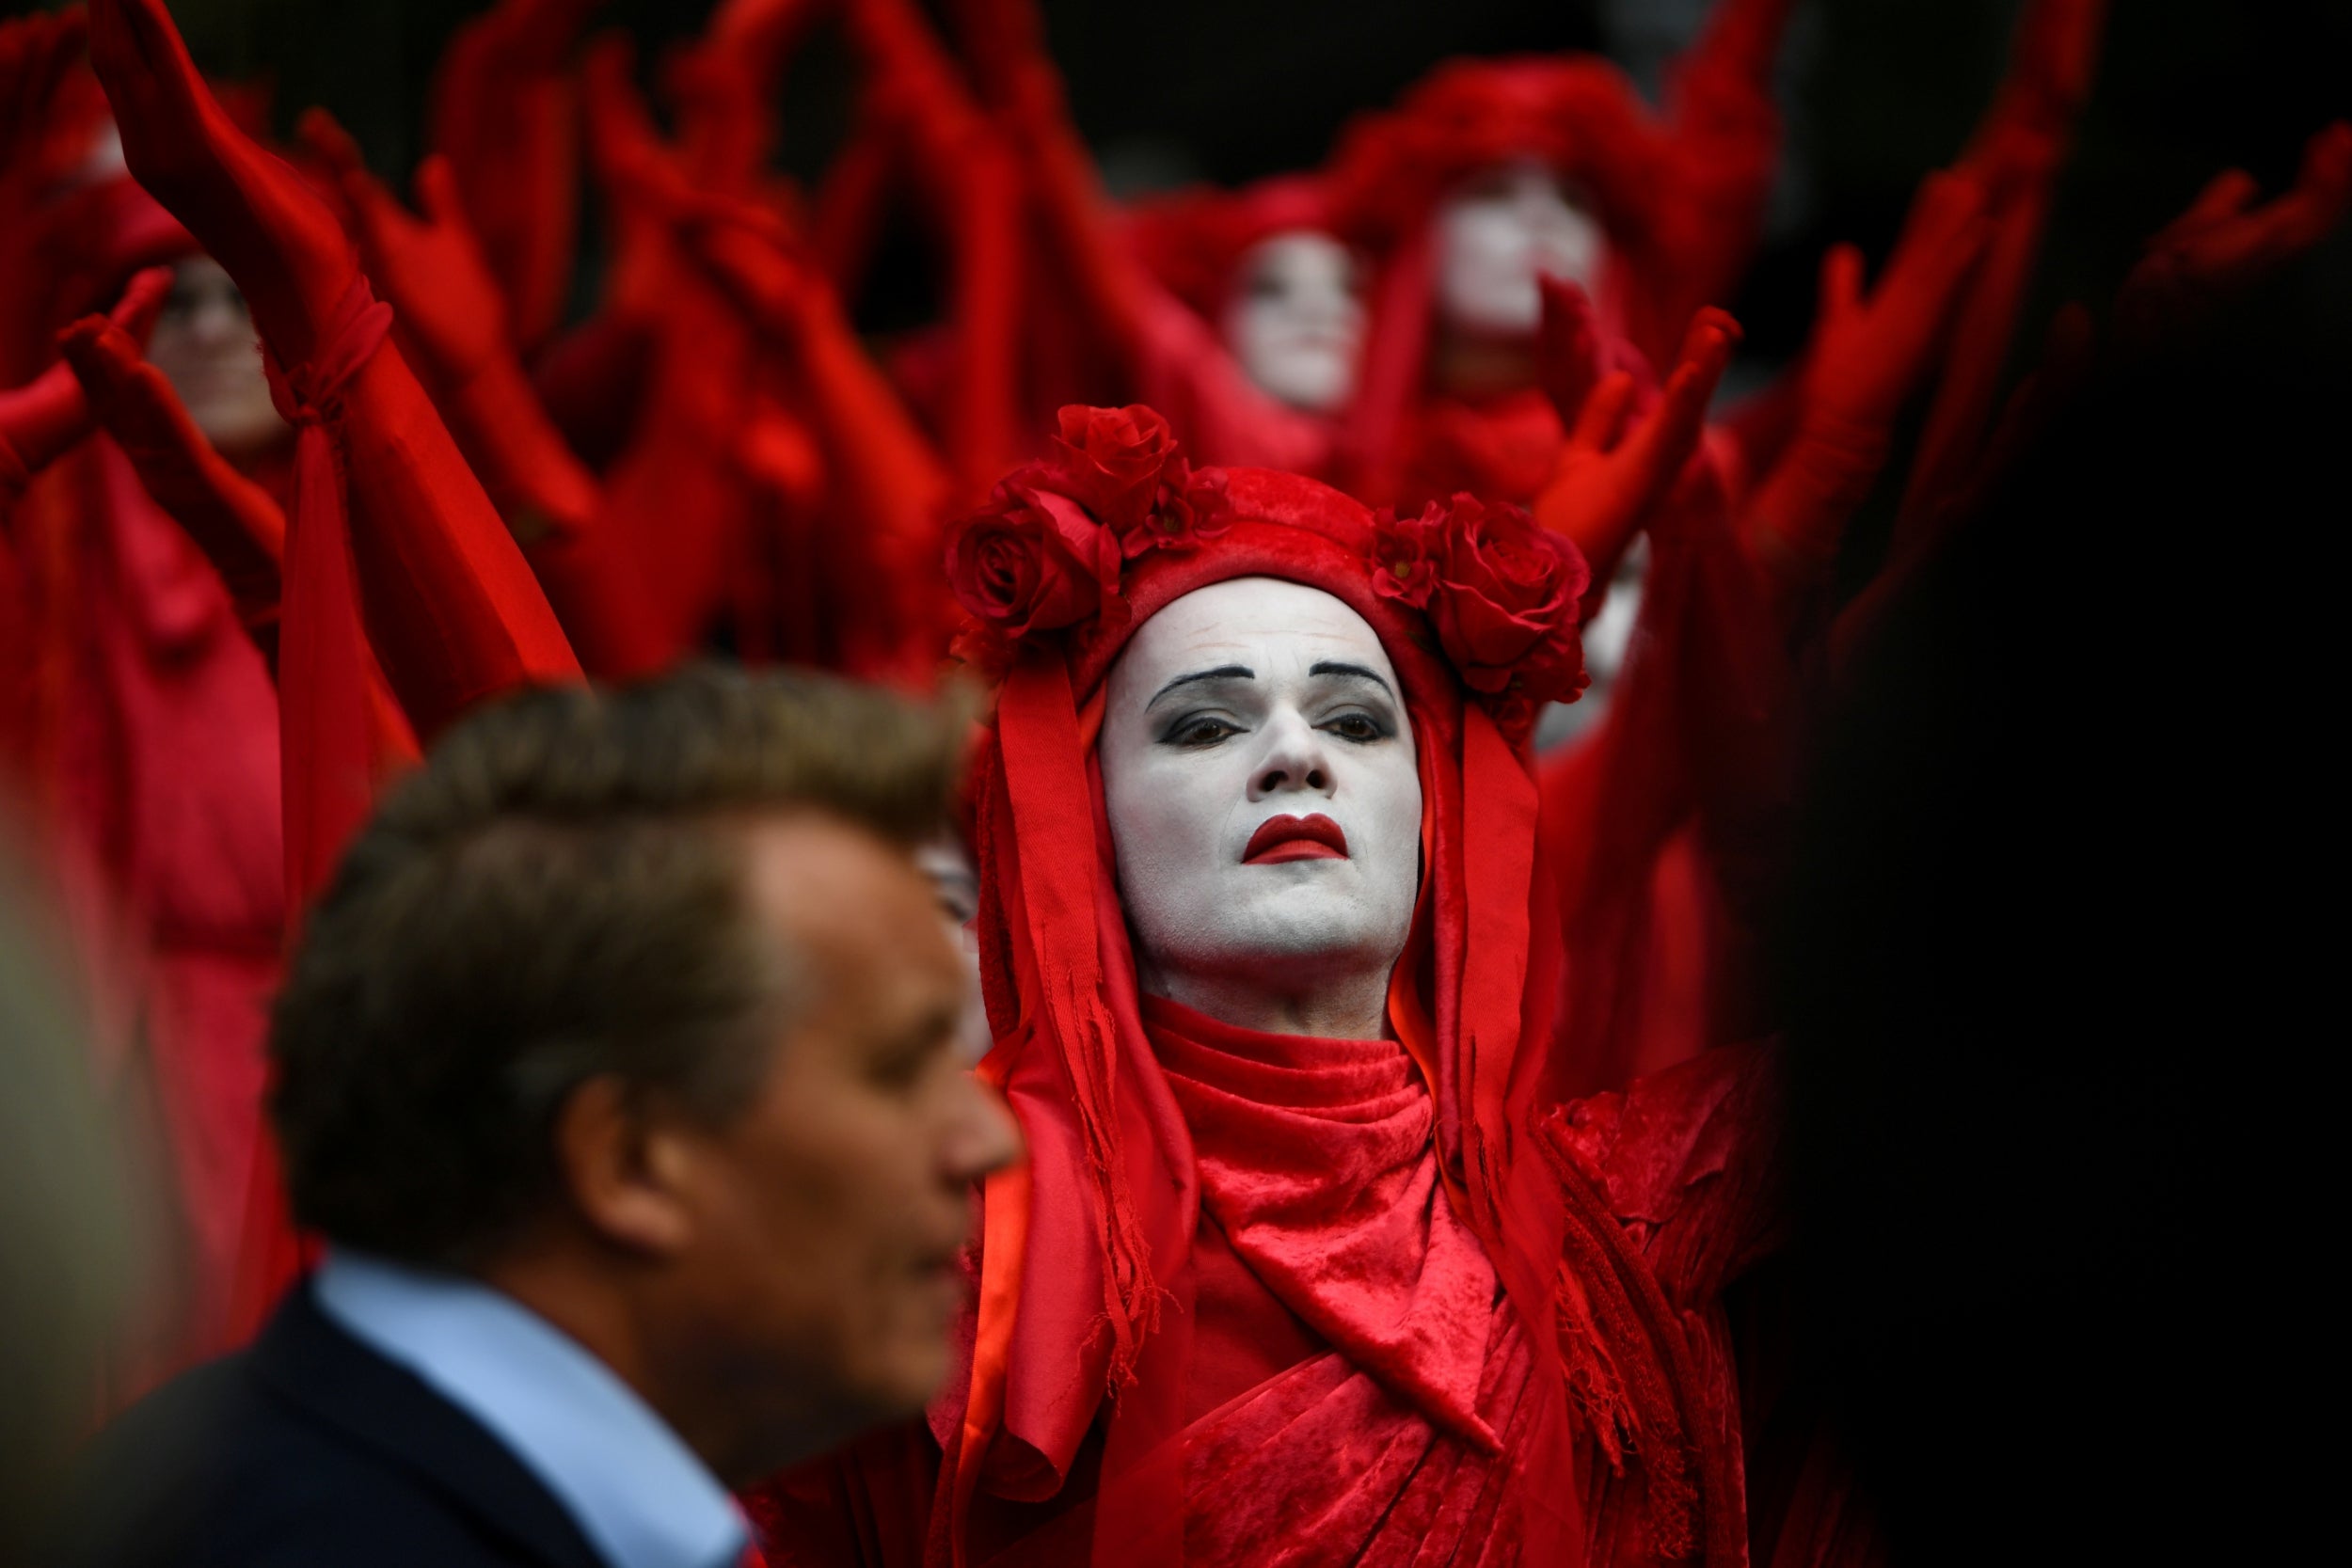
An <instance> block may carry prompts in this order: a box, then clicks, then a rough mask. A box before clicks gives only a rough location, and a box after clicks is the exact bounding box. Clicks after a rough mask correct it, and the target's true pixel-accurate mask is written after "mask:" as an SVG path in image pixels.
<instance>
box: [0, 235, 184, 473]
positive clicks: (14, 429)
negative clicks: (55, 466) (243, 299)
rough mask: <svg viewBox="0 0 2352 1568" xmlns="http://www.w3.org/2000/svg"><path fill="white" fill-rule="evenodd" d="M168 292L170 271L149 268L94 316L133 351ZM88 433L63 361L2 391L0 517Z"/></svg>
mask: <svg viewBox="0 0 2352 1568" xmlns="http://www.w3.org/2000/svg"><path fill="white" fill-rule="evenodd" d="M170 292H171V274H170V273H169V272H168V271H167V270H166V269H164V268H162V267H150V268H148V269H147V270H146V271H144V272H141V273H139V274H138V275H137V276H135V277H133V278H132V279H131V281H130V284H129V285H128V286H127V287H126V288H125V289H124V290H123V291H122V298H121V299H120V300H119V302H118V303H117V304H116V306H115V308H114V309H113V310H112V311H110V312H109V313H108V314H107V315H106V316H105V317H103V318H93V319H94V320H103V321H110V322H112V323H113V324H114V326H115V329H116V330H117V331H119V333H121V334H122V336H123V339H124V341H126V342H128V343H131V344H132V345H134V352H136V345H137V344H140V343H144V342H145V341H147V335H148V333H149V332H151V331H152V330H153V329H154V325H155V316H156V313H157V312H158V311H160V310H161V309H163V306H164V296H165V295H167V294H168V293H170ZM89 431H90V409H89V403H88V400H87V399H86V398H85V397H84V396H83V395H82V387H81V383H79V382H78V381H76V380H74V378H73V372H72V368H71V367H69V366H67V365H64V364H56V365H52V366H50V367H49V369H47V370H45V371H43V372H41V373H40V375H38V376H36V377H34V378H33V380H32V381H31V382H29V383H27V384H26V385H24V386H23V387H20V388H16V389H15V390H14V391H11V392H0V520H5V519H6V517H7V515H8V512H9V511H10V510H11V509H12V508H13V507H14V506H15V505H16V501H17V498H18V497H20V496H22V495H23V494H24V488H25V486H26V485H27V484H29V483H32V481H33V479H34V478H35V477H36V476H37V475H39V474H40V471H41V470H42V469H43V468H46V467H49V465H50V464H52V463H54V462H56V460H57V459H58V458H59V457H61V456H63V455H64V454H65V452H66V451H68V450H69V449H70V448H72V446H73V445H74V444H75V443H76V442H78V441H80V440H81V439H82V437H83V436H87V435H88V434H89Z"/></svg>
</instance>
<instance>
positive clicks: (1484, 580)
mask: <svg viewBox="0 0 2352 1568" xmlns="http://www.w3.org/2000/svg"><path fill="white" fill-rule="evenodd" d="M1372 574H1373V591H1374V592H1375V593H1376V594H1380V595H1381V596H1382V597H1384V598H1391V599H1397V600H1400V601H1402V602H1403V603H1406V604H1408V605H1411V606H1413V607H1414V608H1415V609H1417V610H1422V611H1423V612H1424V613H1426V614H1427V615H1428V617H1429V624H1430V626H1431V628H1432V629H1433V630H1435V631H1436V632H1437V634H1438V645H1439V646H1440V647H1441V648H1443V649H1444V651H1445V656H1446V657H1447V658H1448V659H1449V660H1450V661H1452V663H1453V665H1454V671H1455V673H1458V674H1459V675H1460V676H1461V677H1462V683H1463V684H1464V685H1465V686H1468V687H1469V688H1470V689H1471V690H1472V691H1474V692H1476V693H1478V695H1479V697H1480V700H1481V701H1483V702H1484V703H1485V704H1486V707H1487V709H1488V711H1490V712H1491V713H1493V714H1494V716H1495V718H1496V721H1498V722H1499V723H1501V724H1502V726H1503V728H1504V729H1505V730H1506V731H1510V732H1512V733H1514V734H1520V733H1524V732H1525V731H1526V730H1527V729H1528V728H1529V727H1530V726H1532V725H1533V723H1534V718H1535V715H1536V713H1537V712H1538V711H1539V710H1540V709H1541V707H1542V705H1544V704H1546V703H1549V702H1557V701H1559V700H1560V699H1562V698H1565V697H1570V696H1573V695H1575V694H1576V693H1577V692H1579V691H1581V690H1582V689H1584V648H1583V643H1582V641H1581V639H1580V638H1579V637H1578V635H1577V604H1578V601H1579V600H1581V598H1582V597H1583V595H1584V587H1585V582H1586V579H1587V578H1588V577H1589V576H1590V573H1589V570H1588V568H1587V567H1586V566H1585V564H1584V558H1583V556H1582V555H1581V554H1579V553H1578V551H1577V549H1576V546H1573V545H1571V544H1569V543H1568V542H1567V541H1566V540H1565V539H1562V538H1561V537H1560V536H1558V535H1557V534H1554V533H1551V532H1549V531H1546V530H1544V529H1541V528H1538V527H1537V526H1536V525H1535V522H1534V519H1533V518H1531V517H1530V516H1528V515H1527V514H1526V513H1525V512H1524V511H1522V510H1521V509H1520V508H1518V507H1516V506H1497V507H1490V506H1487V505H1486V503H1485V502H1483V501H1480V500H1478V499H1475V498H1473V497H1470V496H1456V497H1454V500H1453V503H1452V504H1451V505H1448V506H1439V505H1438V504H1437V503H1436V502H1432V503H1431V504H1430V505H1429V506H1428V507H1427V508H1425V509H1424V510H1423V511H1422V515H1420V516H1418V517H1408V518H1401V517H1396V516H1392V515H1389V514H1387V513H1385V512H1384V513H1382V514H1381V515H1379V516H1378V517H1376V518H1375V519H1374V523H1373V546H1372Z"/></svg>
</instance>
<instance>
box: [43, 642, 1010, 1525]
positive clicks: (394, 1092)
mask: <svg viewBox="0 0 2352 1568" xmlns="http://www.w3.org/2000/svg"><path fill="white" fill-rule="evenodd" d="M957 752H958V736H957V734H956V730H955V727H954V726H953V725H952V724H951V723H949V722H948V721H945V720H943V719H941V718H939V717H937V716H935V715H931V714H928V713H924V712H921V711H919V710H915V709H913V708H909V707H907V706H905V705H901V704H899V703H898V702H896V701H894V700H892V699H889V698H887V697H883V696H881V695H879V694H875V693H872V692H869V691H866V690H861V689H855V688H852V687H849V686H846V685H842V684H838V683H834V682H831V681H827V680H822V679H818V678H815V677H807V676H799V677H794V676H784V675H767V676H759V677H753V676H747V675H743V674H740V673H727V672H719V671H715V670H702V671H693V672H689V673H685V674H682V675H679V676H675V677H673V678H671V679H669V680H666V681H662V682H659V683H656V684H653V685H649V686H646V687H642V688H638V689H630V690H625V691H620V692H596V691H589V690H583V689H564V690H547V691H541V692H537V693H533V694H531V695H528V696H525V697H523V698H521V699H519V700H517V701H515V702H512V703H509V704H506V705H502V706H500V707H497V708H494V709H491V710H489V711H487V712H485V713H483V714H481V715H480V716H478V717H476V718H474V719H472V720H470V721H467V722H465V723H463V724H461V725H460V726H458V727H457V728H456V729H455V730H453V732H452V733H451V734H450V735H449V736H447V737H446V738H445V739H444V740H443V741H442V742H441V744H440V745H439V747H438V748H437V750H436V752H434V754H433V755H432V756H431V757H430V758H429V759H428V761H427V763H426V765H425V767H424V768H423V770H422V771H421V773H420V774H419V775H417V776H416V777H414V778H412V779H410V780H408V781H407V782H406V783H405V784H404V785H403V786H401V787H400V788H399V789H398V790H397V791H396V793H395V794H394V795H393V797H392V798H391V799H390V800H389V802H388V803H387V804H386V805H385V806H384V808H383V809H382V810H381V811H380V812H379V813H378V814H377V816H376V817H375V819H374V821H373V823H371V824H370V826H369V827H368V829H367V830H366V831H365V832H364V833H363V834H362V835H361V836H360V838H359V839H358V841H357V842H356V843H355V845H354V846H353V847H352V849H351V851H350V853H349V855H348V856H347V857H346V859H345V860H344V863H343V864H342V868H341V870H340V872H339V873H338V875H337V878H336V879H335V881H334V883H333V885H332V886H331V887H330V889H329V890H328V893H327V895H326V897H325V898H324V899H323V900H322V901H321V903H320V905H319V906H318V908H317V909H316V910H315V911H312V913H311V914H310V919H309V922H308V926H307V927H306V930H305V934H304V938H303V942H302V944H301V947H300V950H299V952H298V953H297V955H296V957H295V958H294V964H293V967H292V971H291V973H290V974H289V976H288V980H287V985H286V990H285V993H284V995H283V997H282V999H281V1001H280V1003H279V1005H278V1015H277V1019H276V1022H275V1028H274V1031H273V1052H274V1054H275V1057H276V1063H277V1068H278V1089H277V1092H276V1095H275V1098H274V1100H273V1101H272V1105H271V1110H272V1115H273V1117H274V1119H275V1122H276V1125H277V1129H278V1136H279V1138H280V1140H281V1142H282V1144H283V1146H284V1151H285V1163H286V1170H287V1180H288V1185H289V1187H290V1189H291V1195H292V1197H293V1201H294V1211H295V1213H296V1216H297V1218H298V1219H299V1220H300V1221H301V1222H302V1223H303V1224H304V1225H305V1226H306V1227H310V1228H311V1229H314V1230H316V1231H317V1232H319V1233H321V1234H322V1235H324V1236H325V1237H326V1239H327V1243H328V1245H327V1252H326V1261H325V1262H324V1264H323V1265H322V1266H321V1267H320V1268H319V1270H318V1271H317V1272H316V1274H315V1275H313V1276H312V1277H311V1278H310V1280H308V1281H307V1282H306V1283H305V1284H304V1285H303V1286H302V1287H301V1288H299V1289H298V1290H297V1291H295V1292H294V1294H293V1295H292V1297H291V1298H290V1299H289V1300H288V1301H287V1302H286V1304H285V1305H284V1306H283V1307H281V1308H280V1310H279V1311H278V1315H277V1317H276V1319H275V1320H274V1321H273V1322H272V1323H271V1324H270V1326H269V1327H268V1328H267V1329H266V1330H265V1331H264V1332H263V1334H262V1338H261V1339H260V1340H259V1342H258V1343H256V1345H255V1346H254V1347H253V1348H252V1349H251V1350H250V1351H249V1352H247V1353H246V1354H242V1355H239V1356H235V1357H232V1358H230V1359H229V1360H227V1361H223V1362H220V1363H216V1364H215V1365H214V1366H212V1367H210V1368H207V1369H204V1370H199V1372H197V1373H194V1374H192V1375H191V1376H189V1377H187V1378H184V1379H183V1380H181V1381H180V1382H178V1383H176V1384H174V1385H172V1386H169V1387H167V1388H166V1389H165V1390H164V1391H163V1392H162V1393H160V1394H159V1395H157V1396H156V1397H154V1398H153V1399H151V1400H150V1401H149V1402H146V1403H145V1404H143V1405H141V1406H139V1407H138V1408H136V1409H135V1410H134V1411H133V1412H132V1413H131V1414H130V1415H129V1416H127V1417H126V1418H124V1419H123V1420H122V1421H121V1422H120V1423H119V1425H118V1426H117V1427H116V1428H115V1429H114V1430H113V1431H112V1432H110V1433H107V1434H106V1435H105V1436H103V1437H102V1439H101V1440H100V1443H99V1446H98V1449H97V1450H96V1452H95V1453H94V1455H93V1456H92V1457H93V1463H92V1465H91V1466H90V1472H91V1473H90V1476H89V1479H88V1482H87V1487H86V1489H85V1490H84V1492H83V1493H82V1494H81V1495H80V1496H79V1497H78V1498H77V1500H76V1502H75V1504H74V1507H73V1509H72V1516H71V1518H70V1520H69V1523H68V1534H69V1537H70V1539H69V1540H68V1542H67V1544H66V1547H65V1550H64V1552H63V1554H62V1555H63V1556H64V1558H65V1559H66V1560H71V1561H76V1562H87V1563H93V1564H96V1563H104V1564H132V1563H158V1564H161V1563H196V1562H224V1563H226V1562H261V1561H267V1562H283V1563H294V1562H313V1561H319V1562H325V1561H333V1562H338V1563H373V1562H383V1563H388V1564H389V1563H394V1562H399V1563H417V1562H435V1563H494V1562H495V1563H548V1564H579V1565H586V1564H596V1563H602V1564H607V1565H611V1568H635V1565H639V1564H644V1565H647V1568H734V1565H735V1564H737V1563H738V1562H739V1561H741V1560H744V1556H745V1551H746V1548H747V1546H748V1545H749V1541H748V1539H747V1536H746V1533H745V1529H744V1526H743V1523H742V1520H741V1516H740V1515H739V1513H737V1511H736V1509H735V1507H734V1505H733V1503H732V1501H731V1499H730V1498H729V1497H728V1494H727V1491H726V1488H727V1487H728V1486H729V1485H739V1484H742V1483H745V1482H748V1481H752V1480H755V1479H756V1478H758V1477H760V1476H763V1475H765V1474H767V1473H768V1472H770V1471H771V1470H773V1469H774V1468H776V1467H777V1466H779V1465H785V1464H787V1463H790V1462H792V1461H794V1460H796V1459H800V1458H803V1457H806V1456H808V1455H811V1454H814V1453H816V1452H818V1451H819V1450H821V1449H824V1448H825V1447H827V1446H829V1445H831V1444H833V1443H834V1442H836V1441H838V1440H840V1439H841V1438H843V1437H845V1436H848V1435H849V1434H850V1433H854V1432H856V1431H857V1430H859V1429H860V1428H862V1427H864V1426H866V1425H869V1424H872V1423H874V1422H878V1421H881V1420H884V1419H888V1418H902V1417H905V1416H907V1415H909V1414H911V1413H913V1412H914V1411H915V1410H916V1409H918V1408H919V1407H920V1406H921V1404H922V1403H923V1402H924V1401H925V1400H926V1399H927V1398H928V1397H929V1396H930V1393H931V1392H932V1390H933V1388H934V1386H936V1385H937V1383H938V1382H939V1381H940V1379H941V1378H942V1376H943V1375H944V1373H945V1372H946V1365H947V1329H948V1324H949V1320H950V1318H951V1316H952V1315H953V1313H954V1311H955V1309H956V1307H957V1306H958V1303H959V1299H960V1294H961V1291H962V1289H963V1286H962V1281H961V1273H960V1271H959V1268H958V1264H957V1254H958V1252H959V1250H960V1248H961V1245H962V1243H963V1241H964V1235H965V1228H966V1226H967V1223H968V1213H969V1207H968V1187H969V1184H970V1183H971V1182H972V1181H973V1180H975V1179H976V1178H978V1177H980V1176H982V1175H984V1174H986V1173H987V1172H988V1171H990V1170H992V1169H994V1168H996V1167H998V1166H1000V1165H1002V1164H1005V1163H1006V1162H1007V1161H1009V1160H1010V1159H1011V1158H1013V1157H1014V1155H1015V1154H1016V1152H1017V1143H1016V1138H1015V1133H1014V1132H1013V1129H1012V1126H1011V1123H1010V1121H1009V1118H1008V1117H1007V1116H1006V1115H1005V1114H1004V1112H1003V1111H1002V1109H1001V1108H1000V1107H998V1106H997V1105H995V1104H994V1103H993V1102H992V1101H990V1100H989V1099H988V1098H987V1097H986V1092H985V1091H984V1090H982V1089H980V1088H979V1087H978V1086H977V1085H976V1084H975V1083H974V1082H973V1080H972V1079H971V1078H970V1077H969V1076H968V1074H967V1073H966V1072H965V1070H964V1069H963V1066H962V1064H961V1061H960V1060H959V1058H958V1055H957V1053H956V1050H955V1039H956V1032H957V1027H958V1023H959V1022H960V1020H961V1015H962V1010H963V1005H964V987H965V985H966V984H967V981H966V972H965V970H964V967H963V966H962V964H961V961H960V960H959V958H958V957H957V955H956V953H955V950H954V949H953V947H952V946H951V944H950V943H949V942H948V940H947V937H946V933H945V930H944V927H943V924H942V922H941V921H940V920H939V918H938V917H937V914H936V912H935V909H936V906H935V904H934V900H933V895H932V893H931V890H930V886H929V884H928V883H927V882H926V881H925V879H924V878H923V876H922V874H921V873H920V872H919V871H918V870H917V869H916V866H915V863H914V858H913V850H914V847H915V846H917V845H919V844H920V843H922V842H923V841H924V840H926V839H928V838H930V837H931V836H932V835H933V834H934V833H935V832H937V831H938V828H939V826H940V824H941V822H942V821H943V820H944V818H945V815H946V809H947V797H948V791H949V789H950V786H951V784H952V776H953V772H954V766H955V759H956V756H957Z"/></svg>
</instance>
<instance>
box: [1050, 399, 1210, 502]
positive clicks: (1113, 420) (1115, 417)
mask: <svg viewBox="0 0 2352 1568" xmlns="http://www.w3.org/2000/svg"><path fill="white" fill-rule="evenodd" d="M1060 419H1061V435H1060V436H1058V437H1057V438H1056V440H1055V442H1054V456H1053V457H1052V458H1050V459H1048V460H1047V463H1046V469H1047V471H1048V472H1049V473H1051V474H1052V475H1053V476H1054V477H1053V482H1052V483H1053V484H1054V487H1055V488H1056V489H1057V490H1060V491H1061V492H1062V493H1063V494H1065V495H1067V496H1069V497H1070V498H1072V499H1073V500H1075V501H1077V502H1078V504H1079V505H1081V506H1083V507H1085V508H1086V509H1087V510H1088V511H1089V512H1091V513H1093V514H1094V515H1095V516H1096V517H1097V518H1098V519H1099V520H1100V521H1101V522H1102V523H1103V525H1104V527H1105V528H1107V529H1109V530H1110V531H1112V532H1113V533H1118V534H1122V535H1123V534H1125V533H1127V532H1129V531H1131V530H1133V529H1135V528H1136V527H1137V526H1138V525H1139V524H1141V523H1142V522H1143V520H1144V518H1145V517H1146V516H1147V515H1149V514H1150V512H1151V510H1152V501H1153V499H1155V498H1156V497H1157V495H1158V493H1159V489H1160V486H1161V484H1162V483H1164V482H1165V481H1166V479H1167V478H1168V471H1169V469H1171V468H1175V469H1177V470H1178V474H1177V483H1178V486H1179V488H1181V487H1182V483H1183V475H1182V467H1183V464H1184V458H1183V457H1182V456H1181V455H1180V454H1179V453H1178V452H1177V450H1176V433H1175V432H1174V431H1172V430H1170V429H1169V428H1168V421H1167V420H1164V419H1162V418H1160V416H1159V415H1158V414H1157V413H1155V412H1153V411H1152V410H1151V409H1149V408H1146V407H1144V406H1143V405H1142V404H1132V405H1130V406H1128V407H1125V408H1089V407H1086V406H1085V405H1083V404H1074V403H1073V404H1070V405H1069V406H1068V407H1066V408H1064V409H1063V410H1062V411H1061V415H1060Z"/></svg>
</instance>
